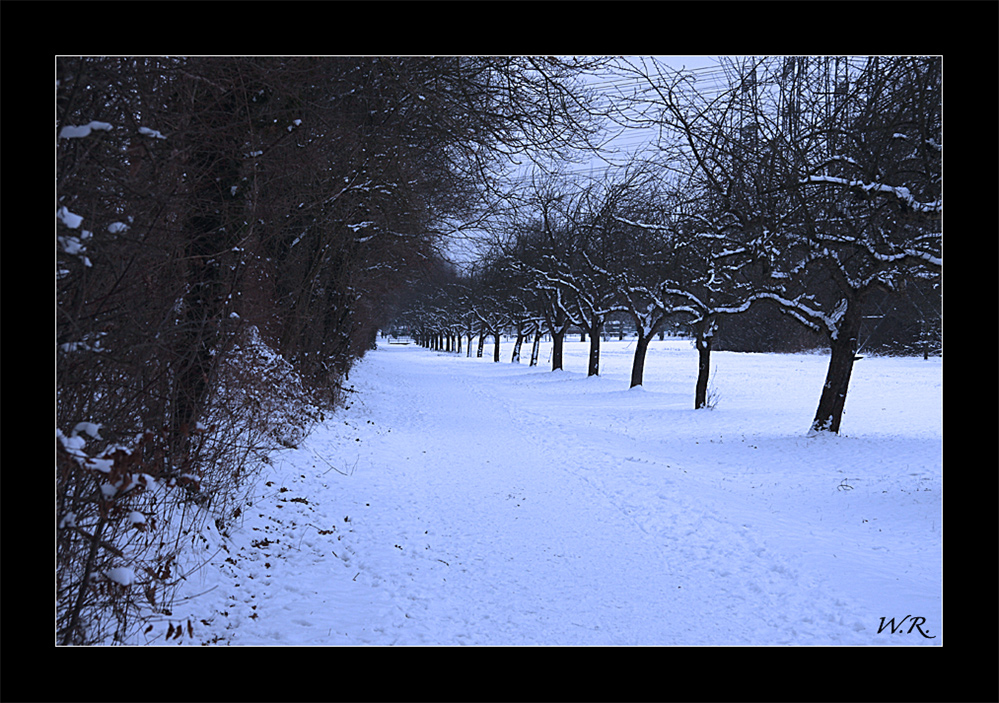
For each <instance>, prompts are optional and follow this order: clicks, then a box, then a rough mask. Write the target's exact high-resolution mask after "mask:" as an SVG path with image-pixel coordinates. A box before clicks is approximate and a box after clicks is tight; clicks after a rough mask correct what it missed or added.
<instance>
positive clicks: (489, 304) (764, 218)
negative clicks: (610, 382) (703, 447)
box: [403, 57, 942, 433]
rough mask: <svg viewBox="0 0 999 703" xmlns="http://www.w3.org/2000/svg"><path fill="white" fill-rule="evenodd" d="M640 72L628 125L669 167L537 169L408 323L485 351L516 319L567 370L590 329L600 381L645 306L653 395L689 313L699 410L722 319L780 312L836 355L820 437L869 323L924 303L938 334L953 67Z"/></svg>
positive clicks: (892, 61) (822, 403) (913, 60)
mask: <svg viewBox="0 0 999 703" xmlns="http://www.w3.org/2000/svg"><path fill="white" fill-rule="evenodd" d="M622 70H624V71H625V72H626V73H627V74H628V75H630V76H631V77H632V78H635V79H637V81H638V82H639V84H640V85H641V90H639V91H637V92H636V94H635V95H634V96H633V100H632V103H631V105H630V107H631V108H632V112H631V113H630V115H631V116H630V117H629V119H630V120H632V121H633V122H636V121H637V122H639V123H646V124H648V125H654V126H655V127H656V128H658V129H659V130H660V138H659V141H658V149H659V153H658V158H656V159H655V160H653V161H647V162H637V161H636V162H635V163H634V164H632V165H631V166H629V167H628V168H626V169H624V170H623V171H619V172H615V173H613V174H611V175H609V176H608V177H607V179H606V180H604V181H603V182H599V183H597V182H592V181H580V180H578V179H571V178H568V177H562V176H558V175H554V176H552V175H548V176H545V177H540V176H538V177H535V178H534V179H532V180H531V181H530V183H529V185H527V186H526V187H525V188H524V189H523V191H522V193H521V195H520V197H519V198H518V199H517V201H516V206H514V207H511V208H510V209H509V210H507V211H506V212H505V213H504V216H503V217H502V218H501V219H500V220H499V221H498V223H497V225H496V228H495V230H494V233H495V241H494V246H493V249H492V251H491V253H490V254H489V255H488V256H486V257H484V258H483V259H482V260H480V261H477V262H476V264H475V265H474V266H473V267H471V268H470V269H468V270H466V271H463V272H459V271H458V270H456V269H453V268H450V269H449V268H438V269H437V270H435V271H434V272H433V274H434V275H433V277H431V278H428V279H427V281H426V282H425V285H424V287H423V289H422V290H421V292H420V294H419V295H418V296H417V297H415V298H414V299H413V301H412V303H411V305H410V307H409V309H408V312H407V315H406V316H405V317H404V318H403V321H404V322H405V323H406V324H408V325H409V326H410V327H411V328H413V329H416V330H418V331H419V333H420V334H421V335H422V336H423V337H424V338H425V339H428V340H431V343H435V342H433V341H432V340H436V339H444V338H448V339H460V338H461V336H462V335H465V336H467V337H468V339H469V344H470V343H471V338H472V335H473V334H475V333H479V335H480V349H481V344H482V339H483V337H484V336H485V335H486V334H489V335H493V336H495V337H496V338H497V340H498V336H499V334H500V331H501V330H504V329H511V330H514V331H515V332H516V334H517V338H518V343H517V344H516V347H515V348H516V349H517V350H518V351H519V346H520V345H519V340H520V339H522V338H523V335H524V334H527V333H531V332H537V331H538V330H543V331H545V332H547V333H548V334H550V335H551V338H552V340H553V354H552V368H553V370H554V369H559V368H561V366H562V355H561V348H562V340H563V338H564V335H565V333H566V330H567V328H568V326H569V325H570V324H572V325H575V326H578V327H579V328H581V329H582V330H584V331H585V332H586V333H587V334H588V336H589V339H590V357H589V365H588V373H589V374H596V373H598V372H599V351H600V340H601V336H602V334H601V332H602V330H603V327H604V325H605V324H606V321H607V320H608V318H609V316H611V315H620V314H622V313H623V314H627V315H628V316H629V317H630V318H631V320H632V322H633V325H634V328H635V330H636V332H637V338H636V345H635V349H636V351H635V359H634V364H633V370H632V378H631V384H632V385H633V386H634V385H638V384H641V383H642V377H643V369H644V360H645V353H646V350H647V348H648V344H649V342H650V340H651V339H652V338H653V336H654V335H655V334H656V333H657V332H659V331H660V330H662V329H663V328H664V326H665V325H667V324H672V323H675V322H676V321H678V320H679V321H682V322H683V323H685V324H687V325H689V327H690V329H691V330H692V332H693V336H694V340H695V344H696V347H697V350H698V356H699V373H698V380H697V386H696V389H695V407H697V408H700V407H704V406H705V404H706V400H707V398H706V394H707V385H708V372H709V368H710V353H711V350H712V346H713V342H714V340H715V338H716V332H717V330H718V328H719V322H720V321H721V320H723V319H725V320H726V324H728V323H729V320H730V319H732V318H735V319H734V320H732V322H734V321H735V320H740V319H744V318H745V317H746V316H747V315H749V314H753V313H758V312H759V311H760V310H761V306H762V309H763V310H769V311H774V310H775V311H778V312H779V313H781V314H783V315H784V316H786V317H787V318H790V319H792V320H794V321H795V322H797V323H799V324H800V326H801V327H802V328H804V329H806V330H808V331H809V333H810V334H812V335H814V336H815V338H816V339H818V340H821V341H822V342H823V343H824V344H825V345H826V346H828V348H829V349H830V351H831V354H830V361H829V368H828V373H827V377H826V380H825V383H824V384H823V387H822V391H821V396H820V400H819V403H818V408H817V410H816V414H815V417H814V419H813V421H812V424H811V428H810V431H811V432H813V433H814V432H832V433H837V432H839V429H840V424H841V420H842V414H843V407H844V402H845V399H846V394H847V389H848V387H849V381H850V375H851V372H852V368H853V364H854V362H855V360H856V359H857V358H858V356H857V352H858V345H859V339H860V335H861V331H862V327H863V326H864V325H865V322H866V323H868V327H871V326H873V327H881V326H882V325H884V323H885V322H886V320H885V316H886V313H890V312H891V311H897V310H901V309H904V308H906V307H908V308H909V309H910V310H911V311H912V312H914V314H911V313H910V318H914V319H915V320H916V321H917V322H918V323H919V324H918V329H917V330H915V332H916V335H915V336H918V341H919V343H920V344H927V341H928V339H931V338H935V339H936V340H937V342H936V343H937V345H938V344H939V329H940V292H939V283H940V281H939V278H940V272H941V266H942V258H941V256H942V254H941V246H942V242H941V212H942V201H941V150H942V137H941V93H940V90H941V66H940V61H939V59H934V58H923V57H898V58H871V59H865V60H857V59H851V60H847V59H845V58H844V59H834V58H823V59H814V58H812V59H807V58H800V57H788V58H781V59H761V60H753V61H747V62H745V63H742V64H739V65H732V66H730V83H729V87H728V89H726V90H724V91H721V92H720V93H719V94H715V95H706V94H703V93H700V92H698V91H696V90H693V89H691V88H690V87H689V86H688V84H687V81H688V77H687V76H685V75H683V74H676V73H667V72H664V71H662V70H659V69H658V67H656V66H655V64H644V65H634V64H627V65H625V67H624V68H623V69H622ZM635 115H638V116H637V117H636V116H635ZM872 321H873V325H871V324H870V323H871V322H872ZM736 324H737V323H736ZM733 326H736V325H733ZM771 333H775V332H774V331H773V330H771ZM437 344H438V346H440V343H437ZM450 344H451V348H456V347H457V344H454V343H450ZM444 346H447V345H444ZM494 348H495V350H496V351H495V353H496V354H497V356H496V357H495V358H496V360H498V344H497V345H496V346H495V347H494ZM516 358H518V353H517V352H515V359H516Z"/></svg>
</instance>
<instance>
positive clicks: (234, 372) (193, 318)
mask: <svg viewBox="0 0 999 703" xmlns="http://www.w3.org/2000/svg"><path fill="white" fill-rule="evenodd" d="M593 67H594V66H593V64H592V63H591V62H586V61H581V60H575V59H559V58H545V57H440V58H434V57H406V58H399V57H360V58H358V57H286V58H276V57H220V58H209V57H167V58H160V57H61V58H59V59H58V60H57V63H56V76H55V78H56V89H55V94H56V95H55V97H56V109H57V126H56V147H55V150H56V171H57V173H56V176H57V179H56V180H57V193H56V199H57V202H56V244H57V246H56V257H57V262H56V264H57V266H56V371H57V393H56V422H57V471H56V479H57V480H56V508H57V511H56V514H57V526H58V530H57V589H56V590H57V593H56V604H57V609H56V610H57V623H56V637H57V641H58V642H59V643H60V644H90V643H107V642H117V641H124V640H126V639H127V638H128V637H132V636H134V635H135V633H136V632H137V630H138V628H140V627H141V628H142V632H144V633H147V638H153V637H155V636H157V633H161V630H163V629H164V628H165V626H166V624H167V623H169V626H170V632H171V634H172V635H173V636H178V635H177V634H176V633H182V634H185V635H186V634H190V628H189V626H188V627H181V625H182V623H173V622H172V621H170V612H171V610H170V604H171V601H172V598H173V594H174V592H175V587H176V585H177V583H179V581H180V580H181V579H182V578H183V576H184V574H183V573H182V567H181V564H182V562H183V560H182V558H181V557H182V554H183V552H184V547H185V544H188V545H189V544H190V542H191V540H194V539H196V537H195V535H196V534H197V530H198V528H199V526H201V525H202V524H204V523H205V522H206V521H214V523H215V525H216V526H217V527H218V528H219V529H220V530H223V531H224V530H225V529H227V526H228V525H229V524H230V523H231V521H232V520H234V519H236V518H238V516H239V512H240V510H241V505H242V504H243V502H242V501H241V500H240V498H241V492H242V491H245V487H246V486H247V480H248V479H249V478H250V477H251V476H252V473H253V469H254V467H255V466H259V464H260V462H262V461H266V460H267V454H268V452H269V451H271V450H273V449H274V448H277V447H280V446H282V445H283V446H290V445H294V444H295V443H296V442H297V441H298V440H299V439H300V438H301V436H302V435H303V434H304V433H305V432H306V431H307V429H308V426H309V425H310V424H311V423H313V422H315V421H317V420H319V419H321V418H322V416H323V414H324V413H325V412H328V411H329V409H331V408H335V407H337V406H339V405H342V404H344V403H345V402H347V398H348V397H349V391H350V388H349V384H348V381H347V379H348V375H349V372H350V370H351V368H352V366H353V365H354V364H355V363H356V362H357V360H358V359H360V358H361V357H362V356H363V355H364V354H365V352H366V351H367V350H368V349H370V348H371V347H372V346H373V344H374V340H375V336H376V332H377V330H378V329H379V328H380V327H382V326H384V325H385V324H386V323H387V322H388V321H389V320H390V319H391V318H392V317H393V316H394V315H395V312H396V310H397V308H398V306H400V305H401V304H402V302H403V300H404V294H405V292H406V291H407V289H408V288H409V287H410V286H411V285H412V284H413V283H414V282H416V281H418V280H422V279H423V278H425V276H426V273H427V272H428V271H430V270H433V269H434V268H436V267H438V266H439V262H440V260H441V258H442V244H443V242H444V241H445V237H447V236H448V235H449V233H452V232H454V231H457V230H460V229H461V227H462V223H465V222H470V221H474V220H475V219H476V218H477V216H478V215H477V213H479V212H482V211H483V204H484V203H488V202H490V201H491V200H494V199H495V197H496V193H497V192H498V189H499V186H498V181H497V176H498V174H500V173H502V166H503V164H504V163H508V162H509V160H510V159H511V158H515V157H517V156H518V155H522V154H525V153H529V152H541V151H544V152H547V153H560V152H567V151H568V150H570V149H577V148H580V147H585V146H586V145H587V144H588V142H589V140H590V139H591V138H592V137H593V136H594V134H595V132H596V127H595V124H594V115H593V114H591V113H590V112H588V111H587V109H586V103H585V100H584V97H585V91H582V90H581V88H580V86H579V76H580V74H581V72H583V71H585V70H588V69H590V68H593ZM175 625H176V627H174V626H175Z"/></svg>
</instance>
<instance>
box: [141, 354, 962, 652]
mask: <svg viewBox="0 0 999 703" xmlns="http://www.w3.org/2000/svg"><path fill="white" fill-rule="evenodd" d="M567 347H568V348H567V357H566V369H567V370H566V371H564V372H560V373H551V372H550V371H549V370H548V367H547V365H546V364H547V362H546V360H547V358H548V353H549V349H548V347H544V346H543V347H542V363H541V366H540V367H535V368H529V367H528V366H527V363H526V361H525V362H524V363H522V364H520V365H512V364H510V363H508V361H509V353H510V346H509V344H504V346H503V352H502V353H503V361H502V362H501V363H493V362H492V361H491V346H490V345H487V347H486V353H485V356H484V358H482V359H476V358H471V359H469V358H466V357H465V356H464V354H462V355H461V356H457V355H449V354H438V353H433V352H429V351H426V350H422V349H420V348H418V347H415V346H400V345H388V344H385V343H384V342H383V343H382V344H381V346H380V347H379V349H378V350H376V351H374V352H372V353H370V354H369V355H368V356H367V357H366V358H365V359H364V360H363V361H362V362H361V364H360V365H359V366H358V367H357V368H356V369H355V371H354V372H352V373H351V376H350V382H351V383H352V384H353V385H354V387H355V389H356V390H357V393H356V394H354V395H353V398H354V402H353V405H352V406H351V407H350V408H347V409H344V410H342V411H340V412H339V413H338V414H337V416H336V417H334V418H332V419H328V421H327V423H326V424H325V425H324V426H321V427H318V428H316V430H315V431H314V432H313V434H312V435H311V436H310V437H309V438H308V440H307V441H306V442H305V443H303V444H302V446H300V447H299V448H298V449H295V450H288V451H285V452H282V453H281V454H279V455H276V456H275V457H274V461H273V465H272V466H271V467H268V468H267V469H266V470H265V473H264V474H263V475H262V477H261V479H260V484H259V486H258V490H257V491H256V498H255V499H254V500H253V504H252V506H248V507H247V508H246V509H245V510H244V511H243V515H242V525H241V526H240V527H239V528H238V529H234V530H233V531H232V532H231V534H230V535H229V536H228V538H225V539H223V538H221V537H219V536H218V535H208V537H209V544H208V545H207V548H206V551H205V552H203V554H204V555H206V556H211V561H210V563H209V564H208V565H207V566H205V567H204V568H202V569H200V570H199V571H197V572H196V573H193V574H191V576H190V577H189V579H188V583H187V585H186V587H185V589H184V593H185V594H186V595H188V596H195V595H196V594H200V595H197V597H192V598H190V599H189V600H184V601H182V602H180V603H178V604H177V606H176V607H175V608H174V611H173V614H172V617H171V618H169V624H184V628H185V632H184V635H183V636H182V637H180V638H178V639H176V640H171V643H173V642H176V643H178V644H181V643H183V644H203V643H228V644H233V645H364V644H368V645H390V644H403V645H459V644H462V645H781V644H792V645H837V644H839V645H940V644H942V643H943V620H942V593H941V591H942V523H941V515H942V443H943V438H942V424H943V423H942V362H941V360H940V359H930V360H928V361H924V360H922V359H899V358H872V357H867V358H865V359H863V360H861V361H859V362H858V363H857V364H856V366H855V370H854V376H853V381H852V384H851V388H850V396H849V397H848V399H847V407H846V415H845V416H844V421H843V434H842V435H841V436H839V437H824V438H814V439H809V438H806V437H805V433H806V430H807V428H808V425H809V422H810V420H811V418H812V414H813V412H814V410H815V405H816V403H817V402H818V396H819V391H820V388H821V384H822V381H823V377H824V374H825V368H826V363H827V357H825V356H822V355H758V354H734V353H718V352H716V353H715V354H714V355H713V357H712V359H713V366H714V369H713V378H712V386H713V387H714V388H715V389H716V391H717V396H718V402H717V406H716V407H715V408H714V409H712V410H700V411H694V410H692V409H691V408H692V404H693V392H694V376H695V373H696V352H695V350H694V349H693V348H692V346H691V344H690V342H688V341H677V340H673V341H669V340H667V341H663V342H655V343H654V344H653V347H652V349H651V351H650V353H649V360H648V364H647V367H646V368H647V371H646V379H645V387H644V388H639V389H634V390H628V389H627V386H628V377H629V368H630V362H631V353H632V350H633V347H632V346H631V344H630V343H629V342H608V343H606V344H605V345H604V350H603V354H602V373H601V376H600V377H594V378H586V376H585V359H586V352H587V345H586V344H582V343H579V342H570V343H567ZM906 616H908V617H907V618H906ZM882 618H884V621H882ZM892 619H894V622H893V624H894V629H895V633H894V634H892ZM921 619H922V620H921ZM188 620H189V621H190V622H191V624H192V627H193V637H191V636H190V635H189V633H188V632H187V631H186V621H188ZM167 625H168V622H167V621H166V620H165V621H163V622H162V623H159V624H158V625H157V627H156V628H155V629H154V630H153V631H152V632H150V633H149V634H148V635H147V636H146V637H147V639H146V640H143V641H148V642H149V643H150V644H162V643H163V642H164V639H163V634H164V633H165V632H166V630H167ZM879 630H880V632H879Z"/></svg>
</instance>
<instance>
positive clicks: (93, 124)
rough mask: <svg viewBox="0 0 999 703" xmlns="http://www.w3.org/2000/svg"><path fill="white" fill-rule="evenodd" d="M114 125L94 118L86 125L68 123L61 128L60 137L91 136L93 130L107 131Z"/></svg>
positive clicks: (77, 137) (78, 137)
mask: <svg viewBox="0 0 999 703" xmlns="http://www.w3.org/2000/svg"><path fill="white" fill-rule="evenodd" d="M111 129H114V127H113V126H112V125H110V124H108V123H107V122H100V121H98V120H92V121H90V122H88V123H87V124H85V125H66V126H65V127H63V128H62V129H60V130H59V138H60V139H80V138H82V137H89V136H90V133H91V132H92V131H95V130H96V131H98V132H107V131H109V130H111Z"/></svg>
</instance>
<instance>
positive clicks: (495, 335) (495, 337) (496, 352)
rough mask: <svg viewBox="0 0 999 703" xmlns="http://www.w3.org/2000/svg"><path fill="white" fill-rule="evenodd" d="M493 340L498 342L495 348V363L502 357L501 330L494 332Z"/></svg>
mask: <svg viewBox="0 0 999 703" xmlns="http://www.w3.org/2000/svg"><path fill="white" fill-rule="evenodd" d="M493 339H494V340H495V342H496V345H495V346H494V347H493V361H499V356H500V331H499V330H496V331H495V332H493Z"/></svg>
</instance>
